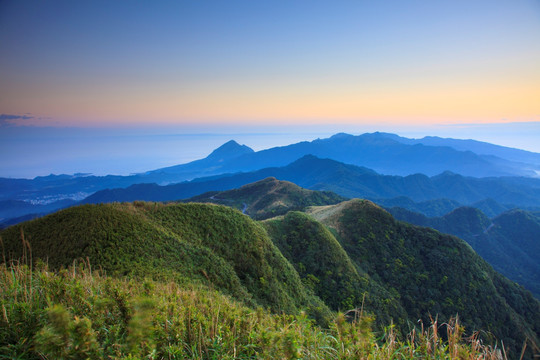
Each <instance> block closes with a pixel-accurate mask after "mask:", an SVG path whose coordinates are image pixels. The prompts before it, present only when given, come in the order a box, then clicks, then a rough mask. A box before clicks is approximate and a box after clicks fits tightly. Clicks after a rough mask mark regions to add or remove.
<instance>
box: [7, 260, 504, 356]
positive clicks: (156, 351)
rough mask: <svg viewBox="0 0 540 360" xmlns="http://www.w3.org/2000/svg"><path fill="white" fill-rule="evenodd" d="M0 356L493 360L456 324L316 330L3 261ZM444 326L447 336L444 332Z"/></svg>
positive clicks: (343, 325) (213, 294)
mask: <svg viewBox="0 0 540 360" xmlns="http://www.w3.org/2000/svg"><path fill="white" fill-rule="evenodd" d="M0 288H1V289H3V291H2V292H0V303H1V307H2V316H0V358H6V359H29V360H32V359H117V360H121V359H255V358H257V359H300V358H302V359H359V358H364V359H396V358H408V359H457V358H460V359H473V358H474V359H498V358H500V357H501V352H500V350H498V349H493V348H490V347H486V346H483V345H482V344H481V342H480V341H479V340H478V339H477V338H472V339H469V340H468V341H465V340H463V339H462V328H461V327H460V326H459V323H456V322H451V323H449V325H448V326H443V327H439V326H438V324H436V323H435V324H433V325H432V326H430V327H426V329H424V331H421V332H416V331H415V332H412V333H411V334H409V336H408V337H407V338H406V339H404V340H401V341H400V340H398V339H397V338H396V336H395V333H394V332H393V328H392V327H389V328H388V329H387V331H386V332H384V333H381V334H378V335H377V334H375V333H373V332H372V331H371V330H370V328H369V319H365V318H364V317H362V316H359V317H357V318H356V319H355V320H354V321H352V322H347V321H345V317H344V315H343V314H338V315H337V317H336V318H335V319H334V320H333V321H332V322H331V323H330V325H329V328H327V329H322V328H320V327H318V326H316V325H314V324H313V323H312V321H310V320H308V318H307V317H306V316H305V315H297V316H293V315H273V314H270V313H268V312H267V311H265V310H262V309H260V308H259V309H257V310H254V309H252V308H249V307H246V306H244V305H242V304H241V303H239V302H236V301H234V300H232V299H231V298H229V297H226V296H224V295H222V294H221V293H220V292H218V291H215V290H209V289H208V288H204V287H200V286H187V287H186V286H180V285H178V284H177V283H175V282H163V281H154V280H145V281H144V282H137V281H133V280H129V279H127V278H125V277H120V278H118V277H109V276H104V275H103V274H102V273H101V272H97V271H91V270H90V268H89V267H88V266H86V267H83V266H79V267H70V268H69V269H67V270H62V271H60V272H51V271H50V270H49V269H48V268H47V267H46V266H43V265H41V266H39V268H38V269H37V270H33V271H32V270H31V269H30V268H29V267H27V266H25V265H14V266H6V264H2V265H0ZM440 332H443V333H445V334H446V338H448V341H447V342H445V341H442V340H441V334H440Z"/></svg>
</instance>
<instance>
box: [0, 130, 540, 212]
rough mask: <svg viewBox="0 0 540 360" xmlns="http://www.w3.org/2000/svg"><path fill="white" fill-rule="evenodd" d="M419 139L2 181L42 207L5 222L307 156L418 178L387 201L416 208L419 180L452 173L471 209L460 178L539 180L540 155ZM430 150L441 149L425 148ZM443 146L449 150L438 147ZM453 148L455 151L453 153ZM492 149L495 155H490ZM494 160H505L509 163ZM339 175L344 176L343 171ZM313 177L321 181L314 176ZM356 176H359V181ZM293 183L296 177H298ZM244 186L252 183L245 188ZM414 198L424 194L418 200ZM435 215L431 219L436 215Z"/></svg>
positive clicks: (231, 148) (365, 140)
mask: <svg viewBox="0 0 540 360" xmlns="http://www.w3.org/2000/svg"><path fill="white" fill-rule="evenodd" d="M421 140H422V141H425V142H426V144H422V143H418V141H420V140H414V139H407V138H402V137H399V136H397V135H393V134H384V133H373V134H363V135H359V136H353V135H348V134H336V135H334V136H332V137H330V138H327V139H317V140H314V141H310V142H308V141H304V142H299V143H296V144H291V145H288V146H282V147H274V148H271V149H267V150H262V151H257V152H254V151H253V150H252V149H251V148H249V147H247V146H245V145H239V144H238V143H236V142H235V141H232V140H231V141H229V142H227V143H225V144H224V145H222V146H220V147H219V148H217V149H216V150H214V151H213V152H212V153H211V154H209V155H208V156H207V157H205V158H204V159H200V160H196V161H192V162H190V163H187V164H182V165H176V166H171V167H167V168H162V169H157V170H153V171H149V172H146V173H141V174H136V175H131V176H112V175H108V176H91V175H88V174H76V175H50V176H44V177H36V178H35V179H32V180H29V179H5V178H0V201H2V200H16V201H25V202H31V203H33V204H36V208H32V207H27V208H26V209H25V210H24V211H22V212H21V211H19V210H18V211H16V212H13V214H9V212H8V213H7V214H6V215H5V216H4V218H5V219H7V218H11V217H18V216H25V215H27V214H32V213H42V212H43V210H42V209H41V208H40V206H38V205H43V204H48V205H49V204H53V203H56V205H50V206H49V209H48V211H53V210H55V209H58V208H61V207H63V204H62V202H60V201H63V200H73V201H79V200H81V199H83V198H84V197H86V196H88V195H90V194H93V193H95V192H98V191H100V190H104V189H116V188H127V187H129V186H132V185H134V184H152V183H156V184H161V185H167V184H175V183H180V182H182V181H189V180H192V179H196V178H200V177H208V176H221V175H223V174H230V173H237V172H253V171H259V170H261V171H262V170H263V169H265V168H269V167H284V166H286V165H288V164H290V163H292V162H294V161H296V160H298V159H299V158H301V157H303V156H306V155H314V156H317V157H319V158H327V159H333V160H336V161H339V162H342V163H346V164H352V165H357V166H362V167H363V168H364V169H366V168H370V169H373V170H374V171H377V172H378V173H380V174H387V175H401V176H406V177H407V176H409V175H410V176H412V178H407V180H406V181H404V182H405V183H408V184H411V186H410V187H409V190H407V191H404V190H403V189H401V190H398V191H392V189H386V190H385V193H384V198H385V199H386V198H388V197H389V196H391V195H390V193H394V194H395V196H408V197H410V198H411V200H413V201H416V202H417V201H427V200H433V197H432V196H431V195H430V194H431V193H432V192H433V191H432V190H430V189H429V188H424V187H423V188H421V189H420V188H417V189H416V190H414V189H413V188H412V183H413V182H414V181H416V182H418V185H419V186H423V185H424V184H425V182H426V179H428V178H429V177H430V176H434V175H436V174H441V173H443V172H445V171H450V172H452V173H454V174H456V177H455V178H453V180H449V181H448V183H447V186H449V189H453V190H454V191H453V194H451V196H450V197H448V199H449V200H455V201H458V202H460V204H463V205H470V204H471V202H470V201H469V200H470V198H469V195H468V194H470V193H471V192H474V191H472V190H471V189H462V187H463V186H465V184H463V183H452V181H461V179H460V177H459V176H458V175H457V174H459V175H461V176H473V177H483V176H500V175H512V176H521V175H533V176H534V175H536V172H537V171H539V169H538V168H537V167H535V166H536V165H530V164H524V163H523V162H518V161H517V160H520V161H525V160H527V161H529V160H530V161H533V160H534V159H535V158H536V157H537V156H540V155H539V154H535V153H530V152H524V151H521V150H517V149H509V148H504V147H499V146H496V145H491V144H486V143H480V142H474V141H461V140H455V141H454V139H438V138H424V139H421ZM428 140H429V141H428ZM435 140H437V141H435ZM428 143H429V144H432V145H437V146H432V145H427V144H428ZM439 144H440V145H444V146H439ZM455 144H458V145H460V146H461V147H459V148H458V145H455ZM473 145H474V146H473ZM452 146H455V148H453V147H452ZM470 149H473V150H477V151H483V154H484V155H482V154H476V153H474V152H472V151H470ZM485 149H487V150H485ZM462 150H466V151H462ZM488 150H489V151H490V152H488ZM486 154H487V155H486ZM524 154H525V155H526V156H525V155H524ZM495 155H500V156H504V158H503V157H497V156H495ZM531 159H532V160H531ZM309 171H310V170H309V169H308V174H309V173H310V172H309ZM341 171H342V172H343V171H345V170H341ZM266 173H268V172H266ZM415 174H416V175H415ZM417 174H424V175H417ZM313 175H317V174H316V173H314V174H313ZM336 175H339V174H336ZM447 175H448V174H447ZM227 176H228V175H227ZM268 176H273V174H269V175H268ZM327 176H330V177H332V176H333V175H332V174H328V175H327ZM355 176H357V174H356V175H355ZM295 177H298V175H296V176H295ZM307 177H308V176H304V178H306V184H308V185H309V186H313V187H315V188H316V184H313V183H311V182H310V181H308V179H307ZM315 178H316V179H317V180H318V182H320V183H323V184H325V185H328V186H330V187H331V189H330V190H333V191H335V192H336V193H338V194H340V195H342V196H358V195H359V194H362V195H363V196H364V197H369V198H376V197H377V196H381V192H380V190H381V189H380V188H377V184H366V183H359V184H353V183H352V181H350V180H347V179H345V178H343V179H342V180H341V181H339V182H336V181H322V180H324V179H318V177H317V176H316V177H315ZM446 178H449V176H446ZM260 179H261V178H256V177H254V178H253V181H256V180H260ZM447 180H448V179H447ZM400 181H402V180H396V181H395V182H398V183H399V182H400ZM495 181H498V180H495ZM503 181H504V182H506V183H510V184H509V185H508V187H512V186H514V185H513V183H516V184H518V183H519V182H518V181H517V180H516V179H514V180H503ZM522 181H523V182H524V183H525V184H524V185H525V186H526V187H527V186H529V185H528V184H527V182H528V181H529V179H523V180H522ZM245 183H246V182H244V183H243V184H245ZM243 184H240V183H235V184H234V186H233V187H236V186H241V185H243ZM372 185H375V188H374V189H372V188H371V186H372ZM518 185H519V186H518V188H520V186H521V185H523V184H518ZM304 186H307V185H304ZM143 187H146V188H148V187H151V186H150V185H145V186H143ZM362 187H363V188H362ZM521 187H522V186H521ZM228 188H229V189H230V188H232V187H230V186H229V187H225V188H223V187H222V190H225V189H228ZM359 188H361V189H359ZM132 190H133V189H132ZM360 190H361V191H360ZM462 190H463V194H462V195H461V196H460V194H459V193H460V191H462ZM423 191H428V195H427V196H424V197H423V198H422V197H421V196H419V195H421V193H422V192H423ZM411 192H412V193H411ZM415 192H416V193H420V194H415ZM510 192H512V189H507V191H505V192H504V193H510ZM518 192H519V191H518ZM194 195H198V193H195V192H193V191H191V192H189V195H188V197H190V196H194ZM417 195H418V196H417ZM515 195H516V196H518V198H517V200H516V201H514V200H513V199H510V198H509V197H507V198H500V197H499V196H498V195H497V194H495V195H493V196H492V197H493V198H494V199H496V201H497V202H498V203H499V204H501V205H503V207H504V206H505V205H507V204H523V203H527V201H526V199H525V200H524V199H520V197H521V196H522V195H523V194H515ZM524 196H525V198H527V197H529V195H528V194H525V195H524ZM380 198H382V197H379V198H378V199H380ZM474 199H476V200H475V201H483V200H484V199H485V197H484V196H477V195H475V196H474ZM535 205H536V206H537V205H538V204H537V203H536V204H533V205H531V204H528V205H527V206H535ZM55 206H56V207H55ZM496 207H499V206H496ZM499 208H500V207H499ZM483 210H485V208H483ZM500 211H501V209H498V210H497V209H496V208H494V209H493V214H492V215H494V214H495V213H497V212H499V213H500ZM430 215H433V213H431V214H430ZM0 221H2V220H0Z"/></svg>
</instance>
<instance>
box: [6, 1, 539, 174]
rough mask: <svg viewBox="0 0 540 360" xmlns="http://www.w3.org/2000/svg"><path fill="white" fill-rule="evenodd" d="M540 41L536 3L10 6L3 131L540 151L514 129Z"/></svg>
mask: <svg viewBox="0 0 540 360" xmlns="http://www.w3.org/2000/svg"><path fill="white" fill-rule="evenodd" d="M538 44H540V2H538V1H535V0H517V1H503V0H493V1H486V0H479V1H465V0H457V1H340V2H329V1H303V0H299V1H159V2H156V1H136V2H130V1H68V0H66V1H58V0H51V1H37V0H17V1H15V0H4V1H1V2H0V54H2V56H0V79H1V81H0V114H1V115H0V132H4V133H7V132H8V131H7V130H6V129H7V128H8V127H19V128H27V127H30V126H33V127H35V126H38V127H42V128H43V129H46V128H53V129H57V130H56V131H60V130H59V129H61V128H70V129H83V130H81V131H83V132H84V131H85V130H84V129H88V128H95V129H112V128H114V129H123V132H127V133H129V131H130V130H129V129H135V130H136V131H139V133H145V131H146V132H147V131H150V129H167V130H163V131H164V132H165V133H168V132H170V131H173V132H174V133H177V134H182V133H189V132H193V131H195V132H198V133H215V132H219V133H222V134H227V133H229V134H232V133H236V134H237V133H253V132H261V129H270V130H269V131H271V132H274V133H275V132H276V129H278V130H279V131H278V132H281V133H285V134H287V133H289V132H294V131H293V130H294V129H297V130H298V131H300V132H303V133H313V132H315V133H320V132H321V131H319V130H316V131H307V132H306V131H305V130H306V129H307V128H313V127H315V128H316V129H324V131H323V133H331V132H340V131H348V132H352V133H359V132H361V131H363V130H366V131H375V130H382V131H389V132H398V133H399V132H401V133H402V134H404V135H407V134H413V135H420V134H421V135H424V134H427V133H428V132H429V131H439V132H438V133H437V134H438V135H442V136H444V135H445V134H447V136H453V137H461V138H479V139H482V140H488V141H489V140H491V141H494V142H498V143H501V144H504V145H511V146H515V147H524V148H527V149H530V150H531V149H532V150H536V151H540V149H538V148H535V147H534V143H535V142H534V141H530V140H527V137H531V133H530V132H529V133H527V134H526V135H527V136H523V137H521V138H520V137H519V136H514V137H513V138H511V137H512V135H510V134H512V133H519V132H520V130H519V129H520V127H519V126H518V127H517V128H516V130H515V131H511V130H512V125H511V124H514V123H524V122H531V123H535V122H536V123H537V122H540V100H539V99H540V66H538V64H540V46H539V45H538ZM468 124H482V126H483V127H482V126H481V127H478V126H476V125H475V126H469V125H468ZM485 124H507V125H504V129H505V130H504V131H502V132H501V131H499V135H500V134H505V133H507V134H508V136H507V137H506V138H504V137H500V136H499V135H498V136H492V137H490V138H489V139H486V134H487V133H489V132H486V130H485V129H487V128H486V126H485ZM508 124H510V125H508ZM497 126H498V125H497ZM497 126H495V127H492V128H493V129H495V128H497ZM533 128H535V129H536V128H537V127H534V126H533ZM137 129H139V130H137ZM170 129H174V130H170ZM437 129H438V130H437ZM441 129H446V130H441ZM450 129H452V131H450ZM456 129H461V133H460V132H456V131H455V130H456ZM480 129H484V130H480ZM19 130H21V129H19ZM19 130H18V131H11V130H10V132H9V133H10V134H19V135H16V136H20V139H21V141H20V142H19V143H21V144H22V143H23V142H24V141H23V138H24V136H25V134H26V132H25V131H19ZM135 130H134V131H135ZM392 130H394V131H392ZM28 131H29V132H31V131H30V130H28ZM32 131H33V132H34V133H35V132H36V129H33V130H32ZM156 131H158V130H156ZM159 131H161V130H159ZM159 131H158V132H159ZM163 131H161V132H163ZM298 131H296V132H298ZM444 131H446V133H444ZM60 132H61V131H60ZM441 132H442V133H441ZM41 133H42V134H43V138H45V137H46V136H49V135H46V134H49V133H50V132H49V131H45V130H43V131H42V132H41ZM98 133H103V134H106V133H107V131H106V130H103V131H101V132H99V131H98ZM13 136H15V135H13ZM32 136H34V135H32ZM96 136H97V135H96ZM276 139H277V138H276ZM11 140H12V141H14V142H15V143H17V138H14V139H11ZM43 141H45V142H46V141H48V140H43ZM276 141H277V140H276ZM68 143H70V142H69V141H67V142H66V143H65V144H64V147H63V149H66V150H64V152H66V151H67V152H69V151H70V150H69V148H68V145H67V144H68ZM537 143H540V142H537ZM531 144H533V145H531ZM61 145H62V144H58V146H61ZM248 145H249V144H248ZM252 146H253V145H252ZM3 147H5V145H4V146H3ZM6 151H7V152H9V149H8V150H6ZM6 151H4V154H5V153H6ZM111 151H113V150H111ZM118 151H120V150H118ZM43 156H44V159H43V160H42V161H41V163H46V162H47V159H46V158H45V155H43ZM51 170H53V169H52V168H51ZM1 172H2V169H1V168H0V173H1ZM3 172H6V170H4V171H3ZM0 175H1V174H0Z"/></svg>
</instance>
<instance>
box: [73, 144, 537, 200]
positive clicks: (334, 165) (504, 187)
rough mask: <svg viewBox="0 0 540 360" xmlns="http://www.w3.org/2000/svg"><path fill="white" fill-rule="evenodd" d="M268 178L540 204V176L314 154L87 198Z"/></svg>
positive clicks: (172, 193) (157, 195) (190, 190)
mask: <svg viewBox="0 0 540 360" xmlns="http://www.w3.org/2000/svg"><path fill="white" fill-rule="evenodd" d="M267 177H275V178H277V179H279V180H285V181H290V182H293V183H295V184H297V185H298V186H301V187H304V188H307V189H311V190H322V191H332V192H335V193H336V194H338V195H341V196H344V197H347V198H353V197H357V198H367V199H384V198H386V199H390V198H395V197H399V196H406V197H408V198H410V199H411V200H413V201H417V202H421V201H429V200H434V199H449V200H453V201H456V202H458V203H460V204H465V205H471V204H473V203H476V202H479V201H483V200H485V199H493V198H497V199H498V200H497V202H499V203H501V204H512V205H514V206H531V207H534V206H538V204H540V179H533V178H511V177H507V178H484V179H478V178H470V177H463V176H461V175H458V174H453V173H449V172H446V173H443V174H440V175H437V176H433V177H428V176H426V175H422V174H415V175H409V176H406V177H401V176H389V175H380V174H377V173H376V172H374V171H373V170H370V169H367V168H363V167H358V166H354V165H348V164H344V163H340V162H337V161H334V160H330V159H319V158H317V157H315V156H312V155H307V156H304V157H302V158H301V159H299V160H297V161H294V162H293V163H291V164H289V165H287V166H284V167H274V168H266V169H261V170H258V171H254V172H248V173H237V174H224V175H219V176H212V177H206V178H199V179H195V180H192V181H190V182H184V183H179V184H173V185H167V186H159V185H156V184H140V185H133V186H131V187H129V188H125V189H113V190H103V191H99V192H97V193H95V194H93V195H92V196H89V197H88V198H86V199H85V200H84V201H83V202H84V203H100V202H112V201H135V200H145V201H173V200H180V199H185V198H189V197H192V196H195V195H198V194H201V193H204V192H208V191H224V190H230V189H234V188H237V187H240V186H242V185H246V184H249V183H252V182H255V181H259V180H262V179H265V178H267Z"/></svg>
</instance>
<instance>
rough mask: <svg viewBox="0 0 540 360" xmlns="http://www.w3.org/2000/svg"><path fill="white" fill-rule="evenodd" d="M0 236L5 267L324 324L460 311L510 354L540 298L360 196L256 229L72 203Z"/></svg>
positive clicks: (240, 221)
mask: <svg viewBox="0 0 540 360" xmlns="http://www.w3.org/2000/svg"><path fill="white" fill-rule="evenodd" d="M266 183H269V184H270V185H271V186H268V184H266ZM266 183H262V184H258V185H257V186H258V188H259V189H263V188H264V189H265V190H261V191H263V192H265V193H266V196H271V191H272V188H273V187H276V186H277V187H278V188H289V189H290V191H289V192H288V194H287V192H283V191H282V197H288V198H291V197H290V193H291V192H294V191H298V190H299V189H298V188H295V187H294V186H293V185H291V184H288V183H285V184H276V180H274V179H269V180H267V181H266ZM244 190H245V189H244ZM244 190H241V191H240V192H241V193H242V192H243V191H244ZM300 191H301V189H300ZM269 193H270V194H269ZM229 194H230V193H229ZM211 196H214V197H215V195H211ZM262 198H263V197H262ZM323 198H324V197H323ZM274 200H275V199H274ZM327 200H328V199H327ZM334 200H335V199H334ZM334 200H331V201H334ZM325 201H326V200H325ZM255 203H257V200H256V199H253V201H252V202H251V203H250V204H255ZM274 204H275V201H274V202H269V207H270V208H272V207H273V206H274ZM289 206H291V207H298V206H300V207H302V206H303V205H302V204H300V205H298V204H294V202H291V203H290V204H289ZM0 237H1V238H2V244H3V247H4V253H5V259H6V260H7V261H11V260H17V259H28V256H29V251H30V250H29V249H31V259H32V261H34V262H37V263H39V261H40V260H41V261H46V262H47V264H48V266H49V267H50V268H51V270H58V269H61V268H65V267H67V266H69V265H70V264H73V263H74V261H84V262H90V263H91V264H92V266H93V267H99V268H101V269H102V270H103V271H106V272H107V274H109V276H113V277H125V276H128V277H131V278H134V279H138V278H141V277H150V278H153V279H162V280H164V281H171V280H173V281H174V282H176V283H178V284H183V285H182V286H189V284H199V285H200V286H207V287H211V288H212V289H215V290H217V291H219V292H220V293H223V294H226V295H228V296H231V297H233V298H234V299H236V300H237V301H241V302H242V303H244V304H245V305H246V306H249V307H253V308H256V307H264V308H268V309H270V310H271V311H273V312H280V313H281V312H284V313H289V314H299V313H300V312H301V311H305V312H306V313H307V314H308V316H309V317H310V318H312V319H314V321H316V322H317V323H318V324H320V325H321V326H323V327H324V326H325V325H324V324H327V323H328V321H329V319H330V318H331V317H332V316H333V315H332V314H335V311H339V310H348V309H351V308H362V311H365V312H366V313H368V314H371V315H372V316H373V317H374V319H375V323H374V326H375V328H376V329H379V331H382V329H383V328H384V327H385V326H388V325H390V324H391V323H393V324H394V326H395V328H396V330H397V331H398V332H399V333H400V334H405V333H407V332H408V331H410V329H411V327H415V326H416V325H415V324H418V320H419V319H420V320H422V321H423V322H424V323H427V322H429V321H430V316H437V317H438V321H440V323H444V322H445V321H448V319H449V318H450V317H452V316H455V315H456V314H459V317H460V319H461V321H462V324H463V325H464V327H465V329H466V331H467V334H472V333H473V332H475V331H480V330H483V331H486V332H487V333H489V334H492V336H494V337H496V338H497V339H500V340H502V341H503V342H504V345H505V349H506V351H507V352H508V353H509V354H510V355H509V356H510V357H511V358H518V357H519V355H518V354H519V353H520V351H521V349H522V346H523V342H524V341H527V343H528V344H529V348H527V349H526V351H527V353H526V356H532V354H533V351H534V350H533V349H534V346H537V345H535V344H538V341H539V340H538V337H539V335H540V302H539V301H538V300H536V299H535V298H534V297H533V296H532V295H531V293H530V292H528V291H526V290H525V289H523V288H522V287H520V286H518V285H517V284H515V283H513V282H512V281H509V280H508V279H506V278H505V277H504V276H502V275H500V274H499V273H497V272H496V271H494V270H493V268H492V267H491V266H490V265H488V264H487V263H486V262H485V261H484V260H482V259H481V258H480V257H479V256H478V255H477V254H476V253H475V252H474V251H473V250H472V249H471V247H470V246H468V245H467V244H466V243H465V242H464V241H463V240H461V239H459V238H457V237H454V236H450V235H444V234H442V233H440V232H437V231H435V230H431V229H427V228H421V227H416V226H412V225H409V224H406V223H404V222H400V221H396V220H395V219H394V218H393V217H392V216H391V215H390V214H389V213H388V212H386V211H384V210H383V209H381V208H380V207H378V206H377V205H375V204H373V203H371V202H369V201H367V200H349V201H344V202H338V203H336V204H334V205H324V206H313V207H308V208H307V209H306V211H305V212H300V211H290V212H288V213H287V214H286V215H284V216H279V217H275V218H270V219H267V220H264V221H263V222H256V221H254V220H252V219H250V218H249V217H248V216H245V215H243V214H242V213H241V212H240V211H238V210H234V209H231V208H229V207H224V206H222V205H213V204H198V203H188V204H180V203H171V204H163V203H155V202H132V203H122V204H120V203H113V204H101V205H82V206H76V207H72V208H69V209H66V210H62V211H59V212H57V213H54V214H51V215H47V216H45V217H42V218H40V219H36V220H32V221H29V222H24V223H21V224H19V225H16V226H12V227H9V228H8V229H6V230H4V231H2V232H1V233H0ZM10 311H11V310H10ZM10 314H11V312H10ZM2 321H3V320H2ZM6 326H7V325H6ZM526 339H528V340H526ZM483 341H485V342H486V343H491V342H492V341H493V340H492V339H490V338H489V336H487V337H484V336H483Z"/></svg>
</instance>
